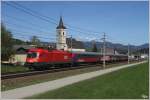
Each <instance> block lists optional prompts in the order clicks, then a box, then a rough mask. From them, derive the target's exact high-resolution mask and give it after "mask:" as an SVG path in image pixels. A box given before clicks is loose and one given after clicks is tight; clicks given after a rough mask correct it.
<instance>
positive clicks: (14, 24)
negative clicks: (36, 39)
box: [4, 20, 54, 34]
mask: <svg viewBox="0 0 150 100" xmlns="http://www.w3.org/2000/svg"><path fill="white" fill-rule="evenodd" d="M4 22H5V23H6V24H8V25H12V26H17V27H19V28H22V27H24V28H27V29H31V30H35V31H37V32H41V33H45V34H54V33H47V32H44V31H42V30H37V29H35V28H33V27H29V26H24V25H20V24H16V23H13V24H12V23H10V22H8V21H6V20H5V21H4Z"/></svg>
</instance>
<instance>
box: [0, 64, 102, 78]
mask: <svg viewBox="0 0 150 100" xmlns="http://www.w3.org/2000/svg"><path fill="white" fill-rule="evenodd" d="M98 65H101V64H96V65H81V66H76V67H66V68H54V69H50V70H42V71H27V72H20V73H14V74H4V75H1V80H4V79H12V78H19V77H24V76H32V75H39V74H46V73H52V72H59V71H67V70H73V69H80V68H87V67H96V66H98Z"/></svg>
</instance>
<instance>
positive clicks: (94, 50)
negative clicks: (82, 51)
mask: <svg viewBox="0 0 150 100" xmlns="http://www.w3.org/2000/svg"><path fill="white" fill-rule="evenodd" d="M92 51H93V52H97V51H98V50H97V46H96V43H95V41H94V42H93V49H92Z"/></svg>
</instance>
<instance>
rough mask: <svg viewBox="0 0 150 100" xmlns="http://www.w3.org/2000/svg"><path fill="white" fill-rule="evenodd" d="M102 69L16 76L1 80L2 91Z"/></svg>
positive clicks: (90, 68)
mask: <svg viewBox="0 0 150 100" xmlns="http://www.w3.org/2000/svg"><path fill="white" fill-rule="evenodd" d="M123 64H125V63H124V62H122V63H119V64H118V63H114V64H110V65H107V66H106V67H112V66H120V65H123ZM10 67H12V66H10ZM96 70H100V66H98V67H89V68H83V69H75V70H68V71H61V72H55V73H49V74H41V75H33V76H28V77H22V78H14V79H6V80H1V91H6V90H10V89H15V88H20V87H24V86H28V85H33V84H37V83H42V82H47V81H52V80H55V79H59V78H63V77H67V76H72V75H77V74H82V73H87V72H92V71H96Z"/></svg>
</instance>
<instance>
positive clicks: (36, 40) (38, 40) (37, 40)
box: [30, 36, 40, 46]
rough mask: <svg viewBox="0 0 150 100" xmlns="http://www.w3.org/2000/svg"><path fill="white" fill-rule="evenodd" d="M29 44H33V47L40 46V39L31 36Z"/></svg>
mask: <svg viewBox="0 0 150 100" xmlns="http://www.w3.org/2000/svg"><path fill="white" fill-rule="evenodd" d="M30 42H31V44H33V45H37V46H39V45H40V39H38V37H37V36H32V37H31V40H30Z"/></svg>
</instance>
